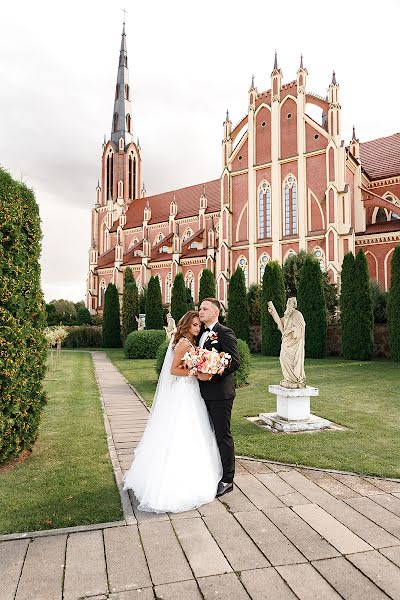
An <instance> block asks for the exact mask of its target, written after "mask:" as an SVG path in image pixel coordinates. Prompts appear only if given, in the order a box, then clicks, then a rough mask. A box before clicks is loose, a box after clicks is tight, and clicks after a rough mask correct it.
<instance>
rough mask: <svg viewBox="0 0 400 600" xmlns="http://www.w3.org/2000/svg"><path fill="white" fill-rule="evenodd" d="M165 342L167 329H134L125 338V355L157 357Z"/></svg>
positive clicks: (128, 356)
mask: <svg viewBox="0 0 400 600" xmlns="http://www.w3.org/2000/svg"><path fill="white" fill-rule="evenodd" d="M163 342H165V331H161V330H160V329H145V330H144V331H132V332H131V333H130V334H129V335H128V337H127V338H126V340H125V345H124V352H125V356H126V358H156V356H157V351H158V349H159V347H160V346H161V344H162V343H163Z"/></svg>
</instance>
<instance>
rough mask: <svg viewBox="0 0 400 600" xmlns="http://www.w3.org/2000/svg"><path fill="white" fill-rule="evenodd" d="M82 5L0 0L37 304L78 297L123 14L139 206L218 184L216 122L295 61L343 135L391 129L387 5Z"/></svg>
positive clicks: (393, 0) (290, 0) (13, 164)
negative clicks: (330, 100)
mask: <svg viewBox="0 0 400 600" xmlns="http://www.w3.org/2000/svg"><path fill="white" fill-rule="evenodd" d="M124 1H125V5H124V4H123V1H122V0H121V2H115V0H114V1H111V0H108V1H103V0H96V1H94V0H85V1H82V0H81V1H80V2H77V1H76V0H69V1H68V2H54V1H53V2H50V1H44V0H43V1H41V0H36V1H35V2H32V1H27V0H22V1H21V0H20V1H18V2H15V3H10V2H7V3H5V2H3V3H2V7H1V14H0V56H1V60H0V164H1V165H2V166H4V167H6V168H7V169H8V170H9V171H10V172H11V174H12V175H13V176H14V177H16V178H17V179H20V178H22V179H23V181H24V182H25V183H27V184H28V185H29V186H30V187H32V188H34V190H35V192H36V197H37V200H38V203H39V206H40V213H41V218H42V222H43V224H42V226H43V252H42V281H43V289H44V292H45V297H46V300H47V301H49V300H51V299H53V298H62V297H63V298H67V299H70V300H74V301H77V300H80V299H83V298H84V295H85V280H86V272H87V266H88V247H89V245H90V209H91V208H92V206H93V204H94V202H95V186H96V183H97V179H98V178H99V176H100V164H101V163H100V159H101V149H102V148H101V145H102V141H103V136H104V134H106V135H107V139H108V138H109V136H110V129H111V120H112V114H113V99H114V90H115V82H116V76H117V66H118V54H119V47H120V40H121V38H120V35H121V29H122V20H123V14H122V12H121V8H123V7H124V6H125V8H126V10H127V16H126V33H127V45H128V58H129V70H130V72H129V75H130V84H131V89H132V100H133V102H132V105H133V133H134V136H135V138H136V136H139V138H140V145H141V147H142V158H143V172H144V181H145V184H146V189H147V193H148V195H150V194H154V193H158V192H162V191H168V190H171V189H174V188H178V187H183V186H185V185H191V184H194V183H200V182H203V181H207V180H209V179H214V178H217V177H219V176H220V173H221V140H222V132H223V130H222V123H223V120H224V116H225V111H226V109H227V108H229V111H230V116H231V119H232V121H233V124H234V125H235V124H236V123H237V122H238V121H239V120H240V119H241V118H242V116H244V114H245V113H246V111H247V91H248V88H249V86H250V81H251V76H252V74H254V75H255V83H256V86H257V88H258V91H259V92H260V91H263V90H266V89H268V88H269V87H270V74H271V71H272V66H273V58H274V51H275V48H276V49H277V51H278V63H279V66H280V67H281V68H282V70H283V77H284V82H288V81H292V80H293V79H295V77H296V71H297V69H298V66H299V59H300V53H303V55H304V66H305V67H306V68H307V69H308V74H309V77H308V82H307V87H308V89H309V90H311V91H313V92H315V93H317V94H320V95H325V93H326V90H327V87H328V85H329V83H330V79H331V74H332V69H335V70H336V74H337V80H338V82H339V83H340V102H341V105H342V137H343V138H344V139H345V141H346V143H347V142H348V141H349V139H350V136H351V128H352V125H353V123H354V124H355V126H356V132H357V136H358V137H359V138H360V141H366V140H370V139H374V138H376V137H381V136H385V135H390V134H392V133H395V132H398V131H400V114H399V110H398V105H399V101H398V99H399V96H400V77H399V76H398V69H399V65H398V61H399V49H398V44H399V42H398V39H399V33H398V23H399V16H400V3H399V2H398V1H397V0H380V1H379V2H376V1H370V0H365V1H363V2H361V1H354V2H349V1H348V0H346V1H344V0H337V1H336V2H330V3H327V2H319V1H314V0H304V1H303V2H299V1H298V0H287V1H286V2H284V3H283V2H276V3H272V2H269V1H267V0H253V1H252V2H248V3H245V2H243V1H241V2H239V1H237V0H229V1H226V0H213V1H211V0H202V1H201V2H198V3H196V4H195V3H193V2H188V1H187V0H186V1H185V0H169V1H168V2H165V1H163V0H157V1H154V0H147V2H133V1H132V0H124Z"/></svg>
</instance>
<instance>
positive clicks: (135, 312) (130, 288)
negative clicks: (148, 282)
mask: <svg viewBox="0 0 400 600" xmlns="http://www.w3.org/2000/svg"><path fill="white" fill-rule="evenodd" d="M138 316H139V294H138V289H137V285H136V281H135V279H134V277H133V275H132V271H131V269H130V268H129V267H128V268H127V269H126V271H125V277H124V293H123V296H122V341H123V342H125V340H126V337H127V336H128V335H129V334H130V332H131V331H136V330H137V328H138V324H137V321H136V317H138Z"/></svg>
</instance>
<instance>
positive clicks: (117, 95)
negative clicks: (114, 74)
mask: <svg viewBox="0 0 400 600" xmlns="http://www.w3.org/2000/svg"><path fill="white" fill-rule="evenodd" d="M118 98H119V83H117V85H116V86H115V99H116V100H118Z"/></svg>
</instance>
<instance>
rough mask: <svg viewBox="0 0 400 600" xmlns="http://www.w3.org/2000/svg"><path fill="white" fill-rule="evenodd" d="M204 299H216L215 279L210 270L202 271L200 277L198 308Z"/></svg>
mask: <svg viewBox="0 0 400 600" xmlns="http://www.w3.org/2000/svg"><path fill="white" fill-rule="evenodd" d="M204 298H216V290H215V277H214V274H213V272H212V271H210V269H204V270H203V272H202V274H201V277H200V287H199V304H198V305H199V306H200V304H201V303H202V302H203V300H204Z"/></svg>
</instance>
